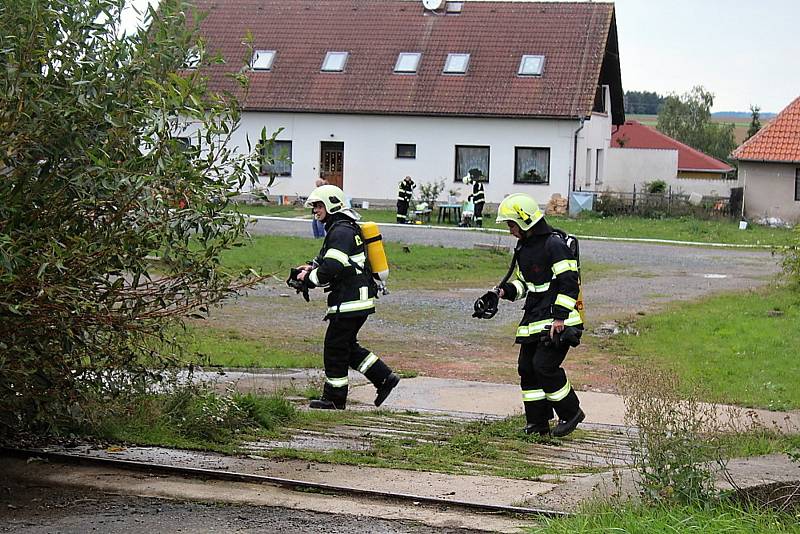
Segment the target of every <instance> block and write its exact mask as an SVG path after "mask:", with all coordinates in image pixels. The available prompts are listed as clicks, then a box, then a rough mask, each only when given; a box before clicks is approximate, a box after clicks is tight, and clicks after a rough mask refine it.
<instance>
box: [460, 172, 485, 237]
mask: <svg viewBox="0 0 800 534" xmlns="http://www.w3.org/2000/svg"><path fill="white" fill-rule="evenodd" d="M480 177H481V173H480V171H478V170H477V169H471V170H470V171H469V173H468V174H467V175H465V176H464V178H463V179H462V181H463V182H464V184H465V185H469V184H472V194H471V195H470V196H469V197H468V199H472V204H473V205H474V206H475V226H477V227H478V228H481V227H482V226H483V206H484V205H485V204H486V196H485V195H484V191H483V183H482V182H481V181H480Z"/></svg>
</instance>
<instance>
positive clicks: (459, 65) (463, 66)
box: [443, 54, 469, 74]
mask: <svg viewBox="0 0 800 534" xmlns="http://www.w3.org/2000/svg"><path fill="white" fill-rule="evenodd" d="M468 66H469V54H447V60H446V61H445V62H444V71H443V72H444V73H445V74H466V72H467V67H468Z"/></svg>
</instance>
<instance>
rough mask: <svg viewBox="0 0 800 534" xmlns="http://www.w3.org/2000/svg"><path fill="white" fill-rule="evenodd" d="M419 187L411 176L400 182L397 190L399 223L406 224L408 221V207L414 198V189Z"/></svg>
mask: <svg viewBox="0 0 800 534" xmlns="http://www.w3.org/2000/svg"><path fill="white" fill-rule="evenodd" d="M416 186H417V185H416V184H415V183H414V180H412V179H411V177H410V176H406V177H405V178H403V179H402V180H401V181H400V186H399V187H398V189H397V223H398V224H406V223H407V222H409V221H408V206H409V204H410V203H411V199H412V198H414V188H415V187H416Z"/></svg>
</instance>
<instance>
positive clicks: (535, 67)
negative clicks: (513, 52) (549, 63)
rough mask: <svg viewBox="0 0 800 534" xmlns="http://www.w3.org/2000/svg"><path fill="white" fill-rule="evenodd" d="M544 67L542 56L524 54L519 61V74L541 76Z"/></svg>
mask: <svg viewBox="0 0 800 534" xmlns="http://www.w3.org/2000/svg"><path fill="white" fill-rule="evenodd" d="M543 68H544V56H533V55H524V56H522V59H521V60H520V62H519V71H518V72H517V74H519V75H520V76H541V75H542V69H543Z"/></svg>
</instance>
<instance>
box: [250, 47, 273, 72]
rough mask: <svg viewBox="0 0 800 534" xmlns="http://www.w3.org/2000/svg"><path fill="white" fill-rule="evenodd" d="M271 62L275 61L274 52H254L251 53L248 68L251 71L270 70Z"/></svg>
mask: <svg viewBox="0 0 800 534" xmlns="http://www.w3.org/2000/svg"><path fill="white" fill-rule="evenodd" d="M273 61H275V50H256V51H255V52H253V59H252V60H251V61H250V67H251V68H252V69H253V70H272V63H273Z"/></svg>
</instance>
